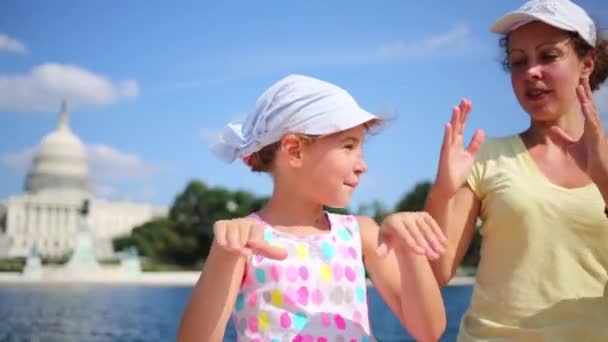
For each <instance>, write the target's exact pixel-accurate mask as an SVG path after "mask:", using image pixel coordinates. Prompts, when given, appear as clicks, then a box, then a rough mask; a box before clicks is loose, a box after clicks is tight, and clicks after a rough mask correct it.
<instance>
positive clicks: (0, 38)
mask: <svg viewBox="0 0 608 342" xmlns="http://www.w3.org/2000/svg"><path fill="white" fill-rule="evenodd" d="M0 51H8V52H15V53H19V54H26V53H27V48H26V47H25V45H24V44H23V43H22V42H20V41H18V40H17V39H14V38H11V37H9V36H7V35H6V34H0Z"/></svg>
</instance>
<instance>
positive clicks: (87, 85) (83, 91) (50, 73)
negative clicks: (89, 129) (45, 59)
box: [0, 63, 139, 112]
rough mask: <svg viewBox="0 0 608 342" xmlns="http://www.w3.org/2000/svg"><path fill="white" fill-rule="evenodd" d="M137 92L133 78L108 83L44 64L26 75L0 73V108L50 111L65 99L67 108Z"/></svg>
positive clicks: (107, 101)
mask: <svg viewBox="0 0 608 342" xmlns="http://www.w3.org/2000/svg"><path fill="white" fill-rule="evenodd" d="M138 94H139V85H138V84H137V81H135V80H126V81H124V82H121V83H112V82H111V81H110V80H108V79H106V78H105V77H103V76H101V75H98V74H95V73H93V72H91V71H88V70H86V69H83V68H80V67H77V66H73V65H66V64H59V63H46V64H42V65H39V66H37V67H35V68H33V69H32V70H31V72H30V73H29V74H26V75H9V74H3V75H0V111H19V112H23V111H31V112H38V111H44V112H48V111H54V110H55V109H56V108H57V104H58V103H60V101H61V100H63V99H65V100H67V101H68V103H70V106H71V107H81V106H87V105H107V104H111V103H114V102H116V101H119V100H121V99H123V98H134V97H137V95H138Z"/></svg>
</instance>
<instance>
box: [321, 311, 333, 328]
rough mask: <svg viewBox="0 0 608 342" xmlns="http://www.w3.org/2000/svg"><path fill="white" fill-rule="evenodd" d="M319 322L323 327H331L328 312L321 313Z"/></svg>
mask: <svg viewBox="0 0 608 342" xmlns="http://www.w3.org/2000/svg"><path fill="white" fill-rule="evenodd" d="M321 324H322V325H323V327H325V328H329V327H331V318H330V317H329V314H328V313H325V312H323V313H321Z"/></svg>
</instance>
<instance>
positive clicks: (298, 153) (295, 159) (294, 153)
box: [280, 134, 304, 168]
mask: <svg viewBox="0 0 608 342" xmlns="http://www.w3.org/2000/svg"><path fill="white" fill-rule="evenodd" d="M303 148H304V142H303V141H302V139H300V138H299V137H297V136H296V135H293V134H288V135H286V136H284V137H283V139H282V140H281V147H280V150H281V154H283V156H284V157H285V160H287V163H288V164H289V166H291V167H294V168H299V167H302V161H303Z"/></svg>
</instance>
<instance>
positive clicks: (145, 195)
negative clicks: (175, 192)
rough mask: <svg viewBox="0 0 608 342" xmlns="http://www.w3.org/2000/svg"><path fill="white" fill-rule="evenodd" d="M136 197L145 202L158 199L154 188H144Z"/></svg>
mask: <svg viewBox="0 0 608 342" xmlns="http://www.w3.org/2000/svg"><path fill="white" fill-rule="evenodd" d="M135 197H136V198H137V199H140V200H142V201H144V202H149V201H152V200H154V199H156V198H157V197H158V193H157V192H156V190H154V189H152V188H143V189H141V190H140V191H139V192H138V193H137V194H136V195H135Z"/></svg>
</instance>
